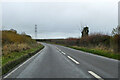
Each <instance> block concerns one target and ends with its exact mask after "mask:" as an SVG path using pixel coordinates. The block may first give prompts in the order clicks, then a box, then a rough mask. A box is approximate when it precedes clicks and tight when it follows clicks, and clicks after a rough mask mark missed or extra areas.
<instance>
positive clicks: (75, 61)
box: [67, 56, 79, 64]
mask: <svg viewBox="0 0 120 80" xmlns="http://www.w3.org/2000/svg"><path fill="white" fill-rule="evenodd" d="M67 57H68V58H69V59H71V60H72V61H73V62H75V63H76V64H79V62H78V61H76V60H75V59H73V58H71V57H70V56H67Z"/></svg>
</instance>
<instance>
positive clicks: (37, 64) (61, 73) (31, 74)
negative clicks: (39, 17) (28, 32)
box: [4, 43, 118, 80]
mask: <svg viewBox="0 0 120 80" xmlns="http://www.w3.org/2000/svg"><path fill="white" fill-rule="evenodd" d="M42 44H43V45H44V46H45V48H44V49H43V50H41V51H40V52H38V53H37V54H36V55H34V56H33V57H31V58H30V59H28V60H27V61H25V62H24V63H22V64H20V65H19V66H17V67H16V68H15V69H13V70H12V71H11V72H10V73H8V74H7V75H6V76H4V78H86V79H89V78H91V79H93V78H95V79H98V80H103V79H104V78H118V61H117V60H114V59H109V58H105V57H101V56H97V55H93V54H90V53H86V52H82V51H78V50H74V49H71V48H67V47H63V46H59V45H51V44H46V43H42Z"/></svg>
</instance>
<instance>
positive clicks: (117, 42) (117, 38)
mask: <svg viewBox="0 0 120 80" xmlns="http://www.w3.org/2000/svg"><path fill="white" fill-rule="evenodd" d="M111 47H112V48H113V50H114V52H115V53H120V35H118V34H116V35H114V36H112V37H111Z"/></svg>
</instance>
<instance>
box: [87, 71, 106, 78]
mask: <svg viewBox="0 0 120 80" xmlns="http://www.w3.org/2000/svg"><path fill="white" fill-rule="evenodd" d="M88 73H90V74H91V75H93V76H94V77H95V78H97V79H98V80H104V79H102V78H101V77H100V76H98V75H97V74H95V73H94V72H92V71H88Z"/></svg>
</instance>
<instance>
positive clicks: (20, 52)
mask: <svg viewBox="0 0 120 80" xmlns="http://www.w3.org/2000/svg"><path fill="white" fill-rule="evenodd" d="M43 47H44V46H43V45H41V44H40V43H37V42H36V41H35V40H33V39H32V38H31V36H29V35H26V34H25V33H22V34H18V33H17V31H16V30H13V29H11V30H4V31H2V54H1V55H2V74H5V73H7V72H8V71H9V70H11V69H12V68H14V67H15V66H16V65H18V64H20V63H22V62H23V61H25V60H26V59H28V58H29V57H31V56H32V55H34V54H35V53H37V52H38V51H40V50H41V49H42V48H43Z"/></svg>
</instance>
